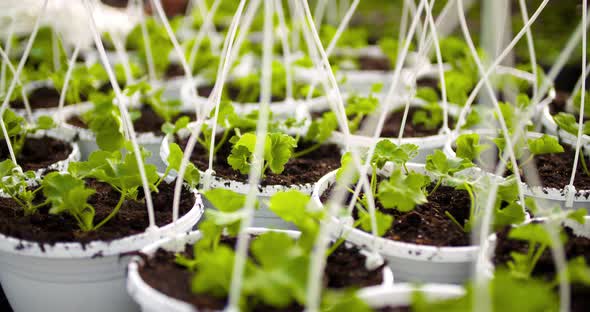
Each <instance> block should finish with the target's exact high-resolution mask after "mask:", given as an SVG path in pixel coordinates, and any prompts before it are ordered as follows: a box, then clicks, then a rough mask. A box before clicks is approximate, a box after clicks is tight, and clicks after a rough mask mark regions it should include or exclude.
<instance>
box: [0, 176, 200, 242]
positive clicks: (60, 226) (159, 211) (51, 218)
mask: <svg viewBox="0 0 590 312" xmlns="http://www.w3.org/2000/svg"><path fill="white" fill-rule="evenodd" d="M86 184H87V185H88V186H89V187H91V188H93V189H95V190H96V193H95V194H94V195H92V196H91V197H90V198H89V200H88V203H89V204H91V205H92V206H94V209H95V213H96V214H95V217H94V220H95V224H96V223H98V222H100V220H102V219H104V218H105V217H106V216H107V215H108V214H109V213H111V211H112V210H113V208H114V207H115V206H116V204H117V202H118V201H119V198H120V194H119V192H117V191H116V190H114V189H113V188H112V187H111V186H110V185H108V184H106V183H102V182H98V181H96V180H88V181H87V182H86ZM174 185H175V183H174V182H172V183H170V184H168V183H166V182H162V183H161V184H160V185H159V187H158V190H159V192H158V193H152V199H153V203H154V211H155V217H156V224H157V225H158V226H164V225H166V224H169V223H170V222H172V199H173V195H174ZM39 193H41V192H39ZM40 196H41V195H40ZM137 196H138V201H133V200H126V201H125V202H124V203H123V206H122V207H121V209H120V210H119V213H118V214H117V215H116V216H115V217H113V218H112V219H111V220H110V221H109V222H107V223H105V224H104V225H103V226H102V227H101V228H100V229H99V230H97V231H90V232H86V233H84V232H81V231H80V230H79V227H78V224H77V222H76V220H75V219H74V218H73V217H71V216H69V215H66V214H61V215H52V214H49V212H48V209H49V207H41V208H40V209H39V211H38V213H36V214H34V215H31V216H25V215H23V211H22V210H21V208H20V206H18V204H16V203H15V202H14V200H13V199H11V198H0V233H2V234H4V235H6V236H10V237H15V238H18V239H23V240H28V241H34V242H38V243H39V244H40V246H42V244H55V243H59V242H79V243H82V244H87V243H89V242H91V241H98V240H100V241H107V242H108V241H112V240H116V239H120V238H123V237H126V236H131V235H135V234H140V233H143V232H144V231H145V229H146V228H147V227H148V225H149V223H148V213H147V209H146V207H145V203H144V202H143V200H142V198H143V190H142V189H141V188H140V189H139V194H138V195H137ZM42 200H44V199H43V198H39V202H42ZM194 203H195V198H194V196H193V194H192V192H190V191H188V190H186V189H184V188H183V191H182V194H181V202H180V210H179V213H180V215H184V214H185V213H187V212H188V211H189V210H191V208H192V207H193V205H194Z"/></svg>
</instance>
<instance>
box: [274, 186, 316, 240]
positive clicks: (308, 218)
mask: <svg viewBox="0 0 590 312" xmlns="http://www.w3.org/2000/svg"><path fill="white" fill-rule="evenodd" d="M310 201H311V199H310V197H309V195H306V194H303V193H301V192H299V191H287V192H280V193H277V194H275V195H273V196H272V198H271V199H270V203H269V209H270V210H271V211H272V212H274V213H275V214H276V215H277V216H279V217H280V218H281V219H283V220H284V221H286V222H290V223H293V224H294V225H295V226H296V227H297V228H298V229H299V230H300V231H301V237H300V239H299V241H300V244H301V246H303V247H304V248H305V249H306V250H311V248H312V247H313V244H314V243H315V240H316V236H317V234H318V232H319V229H320V221H321V220H322V219H323V217H324V212H323V211H322V210H320V209H317V207H312V206H310Z"/></svg>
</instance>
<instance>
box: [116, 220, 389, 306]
mask: <svg viewBox="0 0 590 312" xmlns="http://www.w3.org/2000/svg"><path fill="white" fill-rule="evenodd" d="M268 231H277V230H271V229H266V228H257V227H253V228H250V229H248V233H249V234H251V235H260V234H263V233H266V232H268ZM279 232H283V233H287V234H288V235H289V236H291V237H294V238H296V237H299V234H300V233H299V232H297V231H279ZM199 239H201V232H199V231H195V232H191V233H185V234H180V235H178V236H177V237H175V238H169V239H163V240H160V241H158V242H156V243H153V244H151V245H149V246H146V247H145V248H144V249H142V250H141V252H142V253H144V254H146V255H148V256H152V255H153V254H154V253H155V252H156V250H158V248H164V249H165V250H168V251H178V250H183V249H184V247H185V245H186V244H193V243H195V242H196V241H198V240H199ZM361 252H366V251H363V250H361ZM142 261H143V260H142V259H141V258H140V257H134V258H133V260H132V261H131V262H130V263H129V266H128V272H129V274H128V277H127V291H128V292H129V295H130V296H131V297H132V298H133V299H134V300H135V301H136V302H137V303H138V304H139V306H140V307H141V311H143V312H161V311H167V312H196V311H198V310H197V309H195V308H194V307H193V306H192V305H190V304H188V303H186V302H183V301H180V300H177V299H175V298H172V297H169V296H167V295H165V294H163V293H161V292H159V291H158V290H156V289H154V288H152V287H151V286H150V285H148V284H147V283H146V282H145V281H144V280H143V279H142V278H141V275H140V274H139V266H140V264H141V263H142ZM392 285H393V274H392V272H391V270H389V269H388V268H387V267H385V268H384V269H383V282H382V284H381V285H379V286H371V287H366V288H362V289H364V290H366V291H367V292H369V291H370V290H377V289H381V288H389V287H391V286H392ZM187 287H188V285H187Z"/></svg>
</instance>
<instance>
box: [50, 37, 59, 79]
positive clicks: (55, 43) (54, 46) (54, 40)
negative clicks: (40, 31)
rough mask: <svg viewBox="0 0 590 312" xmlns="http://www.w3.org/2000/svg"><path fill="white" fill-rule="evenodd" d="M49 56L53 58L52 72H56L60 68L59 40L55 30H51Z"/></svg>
mask: <svg viewBox="0 0 590 312" xmlns="http://www.w3.org/2000/svg"><path fill="white" fill-rule="evenodd" d="M51 52H52V53H51V54H52V56H53V70H55V71H58V70H59V69H60V67H61V64H60V61H59V53H60V51H59V40H58V37H57V33H56V31H55V30H53V29H51Z"/></svg>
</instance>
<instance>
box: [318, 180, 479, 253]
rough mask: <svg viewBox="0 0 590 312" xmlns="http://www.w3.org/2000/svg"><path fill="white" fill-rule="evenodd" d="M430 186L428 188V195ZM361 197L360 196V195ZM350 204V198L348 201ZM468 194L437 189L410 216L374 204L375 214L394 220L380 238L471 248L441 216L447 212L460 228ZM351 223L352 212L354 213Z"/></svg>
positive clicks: (466, 214) (459, 231)
mask: <svg viewBox="0 0 590 312" xmlns="http://www.w3.org/2000/svg"><path fill="white" fill-rule="evenodd" d="M433 187H434V183H433V184H431V185H430V186H429V187H428V190H429V191H430V190H431V189H432V188H433ZM331 191H332V189H328V190H327V192H325V193H324V195H322V202H326V200H327V198H328V197H329V196H330V193H331ZM361 194H362V193H361ZM348 200H349V201H350V198H349V199H348ZM470 203H471V201H470V199H469V194H468V193H467V191H465V190H456V189H454V188H452V187H450V186H445V185H441V186H440V187H439V188H438V189H437V190H436V192H434V194H430V195H428V202H427V203H425V204H422V205H417V206H416V208H414V210H412V211H410V212H405V213H402V212H399V211H397V210H395V209H385V208H383V206H382V205H381V203H380V202H379V201H378V200H377V201H376V205H377V209H379V211H381V212H383V213H386V214H390V215H392V216H393V217H394V221H393V224H392V227H391V228H390V229H389V230H387V232H386V233H385V235H384V236H383V237H384V238H388V239H391V240H395V241H401V242H406V243H412V244H418V245H428V246H440V247H443V246H444V247H459V246H469V245H471V242H470V237H469V234H468V233H465V232H464V231H463V229H462V228H460V227H459V226H457V225H456V224H455V223H453V221H451V219H450V218H449V217H447V216H446V215H445V212H447V211H448V212H449V213H450V214H451V215H452V216H453V217H455V219H456V220H457V221H458V222H459V223H460V224H461V225H464V223H465V220H467V219H468V217H469V207H470ZM354 214H355V215H354V217H355V219H358V218H357V216H356V210H355V213H354Z"/></svg>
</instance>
